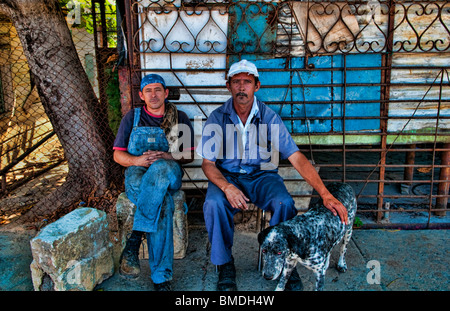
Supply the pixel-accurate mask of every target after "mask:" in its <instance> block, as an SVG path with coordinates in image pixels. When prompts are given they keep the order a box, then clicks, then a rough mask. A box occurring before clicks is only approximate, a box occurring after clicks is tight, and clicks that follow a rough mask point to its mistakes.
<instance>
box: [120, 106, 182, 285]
mask: <svg viewBox="0 0 450 311" xmlns="http://www.w3.org/2000/svg"><path fill="white" fill-rule="evenodd" d="M141 109H142V108H136V109H135V110H134V122H133V130H132V132H131V135H130V141H129V143H128V148H127V150H128V152H129V153H130V154H132V155H135V156H139V155H142V154H143V153H144V152H145V151H148V150H158V151H165V152H167V151H168V150H169V144H168V142H167V139H166V136H165V134H164V131H163V129H161V128H159V127H145V126H141V127H139V126H138V123H139V119H140V115H141ZM181 178H182V171H181V167H180V165H179V164H178V163H177V162H175V161H171V160H164V159H160V160H157V161H155V162H154V163H153V164H152V165H151V166H150V167H149V168H146V167H142V166H130V167H128V168H127V169H126V171H125V193H126V195H127V196H128V198H129V199H130V201H131V202H133V203H134V204H135V205H136V206H137V208H136V212H135V214H134V223H133V230H136V231H143V232H146V236H147V244H148V257H149V264H150V269H151V278H152V280H153V282H154V283H156V284H159V283H162V282H165V281H169V280H171V279H172V265H173V212H174V202H173V198H172V194H173V193H174V192H175V191H177V190H178V189H180V187H181Z"/></svg>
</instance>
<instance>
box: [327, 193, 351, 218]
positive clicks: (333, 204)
mask: <svg viewBox="0 0 450 311" xmlns="http://www.w3.org/2000/svg"><path fill="white" fill-rule="evenodd" d="M322 199H323V205H324V206H325V207H326V208H328V209H329V210H330V211H331V212H332V213H333V215H334V216H339V218H340V219H341V222H342V223H344V224H346V225H348V213H347V209H346V208H345V207H344V205H342V203H341V202H339V200H337V199H336V198H335V197H334V196H333V195H332V194H331V193H329V194H327V195H325V196H323V197H322Z"/></svg>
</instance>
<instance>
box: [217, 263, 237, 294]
mask: <svg viewBox="0 0 450 311" xmlns="http://www.w3.org/2000/svg"><path fill="white" fill-rule="evenodd" d="M218 268H219V281H218V282H217V290H218V291H236V290H237V286H236V268H235V267H234V259H231V261H230V262H228V263H226V264H224V265H221V266H219V267H218Z"/></svg>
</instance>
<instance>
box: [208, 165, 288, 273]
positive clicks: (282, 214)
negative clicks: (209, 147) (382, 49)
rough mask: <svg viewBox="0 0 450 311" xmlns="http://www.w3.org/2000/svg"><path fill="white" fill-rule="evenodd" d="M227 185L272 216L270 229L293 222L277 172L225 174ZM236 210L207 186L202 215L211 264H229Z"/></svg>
mask: <svg viewBox="0 0 450 311" xmlns="http://www.w3.org/2000/svg"><path fill="white" fill-rule="evenodd" d="M224 176H225V178H226V179H227V180H228V182H230V183H232V184H233V185H235V186H236V187H237V188H239V189H240V190H241V191H242V192H243V193H244V194H245V195H246V196H247V198H249V199H250V201H251V202H252V203H254V204H255V205H256V206H257V207H259V208H261V209H262V210H265V211H270V212H272V217H271V219H270V225H271V226H273V225H276V224H278V223H280V222H282V221H285V220H288V219H291V218H293V217H294V216H295V215H296V214H297V210H296V209H295V204H294V200H293V199H292V197H291V195H290V194H289V192H288V191H287V189H286V186H285V185H284V182H283V179H282V178H281V176H280V175H278V173H276V172H272V171H270V172H269V171H260V172H257V173H255V174H227V173H225V174H224ZM238 211H239V209H235V208H232V207H231V205H230V203H229V202H228V200H227V198H226V196H225V194H224V193H223V192H222V190H220V189H219V188H218V187H217V186H216V185H214V184H213V183H212V182H209V183H208V190H207V192H206V198H205V203H204V205H203V214H204V217H205V225H206V230H207V231H208V237H209V241H210V243H211V262H212V263H213V264H214V265H223V264H225V263H227V262H230V261H231V258H232V257H231V255H232V246H233V237H234V222H233V216H234V215H235V214H236V213H237V212H238Z"/></svg>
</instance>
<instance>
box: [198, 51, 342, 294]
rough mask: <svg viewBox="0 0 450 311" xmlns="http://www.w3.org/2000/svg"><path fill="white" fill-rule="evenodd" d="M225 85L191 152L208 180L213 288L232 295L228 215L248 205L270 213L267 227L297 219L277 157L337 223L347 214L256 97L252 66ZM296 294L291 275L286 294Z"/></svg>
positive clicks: (236, 68)
mask: <svg viewBox="0 0 450 311" xmlns="http://www.w3.org/2000/svg"><path fill="white" fill-rule="evenodd" d="M226 86H227V89H228V90H229V91H230V92H231V95H232V97H231V98H230V99H229V100H228V101H227V102H226V103H225V104H223V105H222V106H221V107H219V108H217V109H216V110H214V111H213V112H212V113H211V115H210V116H209V118H208V120H207V121H206V123H205V126H204V128H203V132H202V140H201V143H200V144H199V147H198V149H197V152H198V153H199V154H200V155H201V156H202V157H203V163H202V169H203V171H204V173H205V175H206V177H207V178H208V179H209V183H208V190H207V194H206V198H205V203H204V205H203V213H204V217H205V224H206V229H207V231H208V235H209V240H210V242H211V261H212V263H213V264H215V265H217V266H219V281H218V284H217V289H218V290H236V289H237V286H236V271H235V266H234V260H233V256H232V245H233V234H234V223H233V216H234V214H236V213H237V212H238V211H239V210H246V209H247V208H248V206H247V203H248V202H252V203H254V204H255V205H256V206H258V207H259V208H261V209H263V210H267V211H270V212H271V213H272V217H271V219H270V225H276V224H278V223H280V222H282V221H285V220H288V219H290V218H292V217H294V216H295V215H296V214H297V210H296V208H295V205H294V200H293V199H292V197H291V195H290V194H289V192H288V191H287V189H286V186H285V185H284V182H283V179H282V178H281V176H280V175H279V174H278V172H277V167H278V157H279V156H281V159H288V160H289V161H290V162H291V163H292V165H293V166H294V168H295V169H296V170H297V171H298V172H299V173H300V174H301V175H302V176H303V178H304V179H305V180H306V181H307V182H308V183H309V184H310V185H311V186H313V188H314V189H315V190H316V191H317V192H318V193H319V194H320V196H321V197H322V199H323V201H324V204H325V206H326V207H327V208H328V209H330V210H331V211H332V212H333V214H334V215H336V216H339V217H340V219H341V221H342V222H345V223H346V222H347V212H346V209H345V208H344V206H343V205H342V204H341V203H340V202H339V201H338V200H337V199H336V198H334V197H333V196H332V195H331V194H330V192H329V191H328V190H327V189H326V187H325V186H324V184H323V182H322V180H321V178H320V177H319V175H318V174H317V172H316V170H315V169H314V167H313V166H312V165H311V163H310V162H309V161H308V159H307V158H306V157H305V156H304V155H303V154H302V153H301V152H300V151H299V149H298V147H297V145H296V144H295V142H294V140H293V139H292V137H291V135H290V134H289V132H288V130H287V128H286V127H285V125H284V124H283V122H282V120H281V118H280V116H279V115H277V114H276V113H275V112H274V111H273V110H272V109H270V108H269V107H268V106H266V105H265V104H264V103H263V102H261V101H260V100H258V99H257V98H256V96H255V93H256V92H257V91H258V90H259V89H260V87H261V83H260V81H259V73H258V70H257V68H256V66H255V65H254V64H253V63H251V62H249V61H247V60H245V59H244V60H241V61H240V62H237V63H235V64H233V65H232V66H231V67H230V70H229V72H228V80H227V82H226ZM301 289H302V283H301V280H300V277H299V275H298V273H297V271H296V270H294V273H292V275H291V277H290V279H289V281H288V283H287V285H286V290H301Z"/></svg>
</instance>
